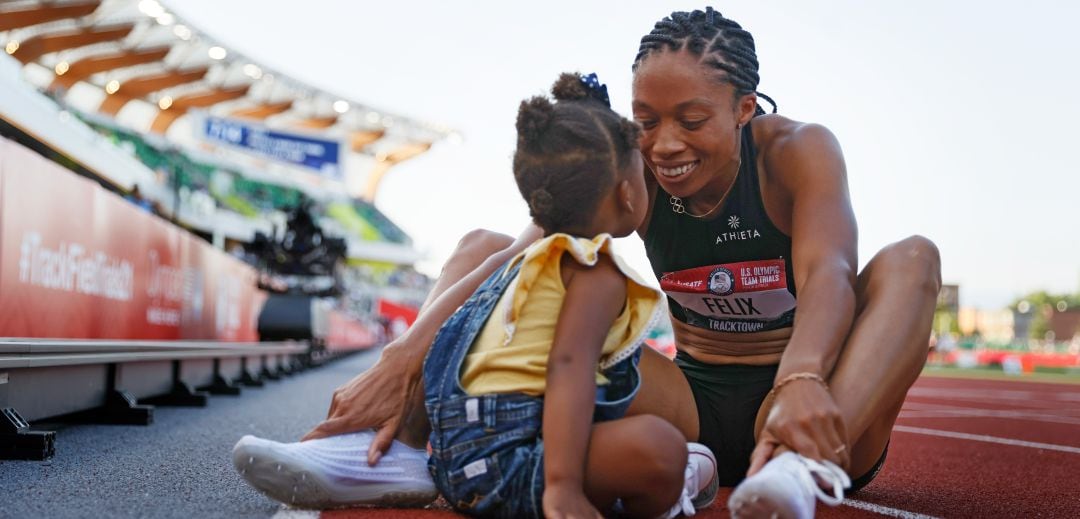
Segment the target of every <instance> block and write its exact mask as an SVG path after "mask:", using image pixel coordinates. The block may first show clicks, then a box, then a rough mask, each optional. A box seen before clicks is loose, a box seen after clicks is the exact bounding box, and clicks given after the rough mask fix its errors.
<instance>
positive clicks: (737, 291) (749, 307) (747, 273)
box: [660, 259, 795, 333]
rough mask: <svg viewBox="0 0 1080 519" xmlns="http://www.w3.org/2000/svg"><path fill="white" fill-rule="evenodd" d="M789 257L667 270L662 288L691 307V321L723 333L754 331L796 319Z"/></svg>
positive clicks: (686, 307)
mask: <svg viewBox="0 0 1080 519" xmlns="http://www.w3.org/2000/svg"><path fill="white" fill-rule="evenodd" d="M785 267H786V263H785V261H784V260H783V259H774V260H759V261H743V262H740V263H725V264H721V265H712V266H707V267H696V268H692V269H687V270H679V271H676V272H668V273H665V274H664V275H663V276H662V277H661V278H660V289H661V290H663V291H664V293H666V294H667V295H668V297H670V298H671V299H673V300H675V302H676V303H678V304H679V305H680V306H682V307H683V309H684V310H685V312H686V323H687V324H689V325H691V326H697V327H699V328H705V329H708V330H714V331H719V332H735V333H752V332H760V331H766V330H776V329H779V328H786V327H789V326H791V325H792V323H793V322H794V321H795V296H794V295H792V294H791V292H789V291H788V279H787V270H786V268H785Z"/></svg>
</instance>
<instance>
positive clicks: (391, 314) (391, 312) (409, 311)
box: [379, 299, 420, 326]
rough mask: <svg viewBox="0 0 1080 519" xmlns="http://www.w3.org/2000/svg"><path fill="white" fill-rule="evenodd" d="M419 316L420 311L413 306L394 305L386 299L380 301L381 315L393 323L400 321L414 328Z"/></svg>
mask: <svg viewBox="0 0 1080 519" xmlns="http://www.w3.org/2000/svg"><path fill="white" fill-rule="evenodd" d="M419 314H420V310H418V309H416V308H414V307H412V306H407V305H401V304H397V303H393V302H390V301H387V300H385V299H380V300H379V315H381V316H383V317H385V318H386V319H387V320H389V321H391V322H392V321H396V320H399V319H400V320H401V321H404V323H405V324H406V325H408V326H412V324H413V323H414V322H416V316H417V315H419Z"/></svg>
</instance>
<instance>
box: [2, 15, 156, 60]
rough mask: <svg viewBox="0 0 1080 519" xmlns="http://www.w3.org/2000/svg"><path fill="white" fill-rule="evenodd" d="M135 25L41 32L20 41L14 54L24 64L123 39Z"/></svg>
mask: <svg viewBox="0 0 1080 519" xmlns="http://www.w3.org/2000/svg"><path fill="white" fill-rule="evenodd" d="M134 27H135V26H134V25H132V24H126V25H114V26H111V27H92V28H90V29H84V30H78V31H66V32H59V33H52V34H41V35H38V36H34V37H33V38H30V39H28V40H26V41H23V42H19V48H18V49H16V50H15V53H14V54H12V56H14V57H15V59H18V60H19V61H21V62H22V63H23V64H24V65H25V64H27V63H30V62H32V61H36V60H37V59H38V58H40V57H42V56H44V55H46V54H51V53H53V52H59V51H62V50H67V49H76V48H79V47H85V46H87V45H93V44H95V43H103V42H107V41H116V40H122V39H124V38H126V37H127V35H128V34H131V30H132V29H133V28H134Z"/></svg>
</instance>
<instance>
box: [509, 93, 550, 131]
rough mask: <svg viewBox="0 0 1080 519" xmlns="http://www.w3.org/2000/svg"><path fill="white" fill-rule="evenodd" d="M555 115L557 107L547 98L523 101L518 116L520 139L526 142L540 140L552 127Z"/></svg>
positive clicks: (538, 97)
mask: <svg viewBox="0 0 1080 519" xmlns="http://www.w3.org/2000/svg"><path fill="white" fill-rule="evenodd" d="M554 114H555V106H554V105H552V104H551V101H548V100H547V98H545V97H540V96H537V97H533V98H531V99H527V100H525V101H522V102H521V106H520V107H519V108H518V116H517V132H518V139H519V140H521V141H524V142H532V141H535V140H537V139H539V138H540V137H541V136H542V135H544V132H546V131H547V129H548V127H549V126H551V119H552V117H553V116H554Z"/></svg>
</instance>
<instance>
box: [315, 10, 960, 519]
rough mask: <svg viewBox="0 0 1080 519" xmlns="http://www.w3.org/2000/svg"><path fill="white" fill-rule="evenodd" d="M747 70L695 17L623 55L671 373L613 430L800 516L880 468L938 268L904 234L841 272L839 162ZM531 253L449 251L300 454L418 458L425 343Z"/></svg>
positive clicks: (742, 36) (925, 330)
mask: <svg viewBox="0 0 1080 519" xmlns="http://www.w3.org/2000/svg"><path fill="white" fill-rule="evenodd" d="M757 67H758V64H757V58H756V55H755V50H754V43H753V39H752V37H751V36H750V34H749V33H748V32H746V31H744V30H742V29H741V27H739V25H738V24H736V23H735V22H733V21H731V20H728V19H725V18H723V17H722V16H721V15H720V13H718V12H716V11H714V10H712V9H711V8H708V9H706V10H705V11H704V12H702V11H694V12H692V13H685V12H676V13H672V15H671V16H670V17H667V18H665V19H664V20H661V21H660V22H658V23H657V24H656V26H655V28H654V30H653V31H652V32H651V33H650V34H648V35H646V36H645V37H643V38H642V40H641V47H640V51H639V53H638V55H637V58H636V59H635V63H634V81H633V89H634V91H633V111H634V118H635V119H636V120H637V121H638V122H639V123H640V124H641V125H642V128H643V132H644V133H643V137H642V140H641V153H642V156H643V159H644V162H645V163H646V165H647V168H646V169H647V170H648V171H647V172H646V177H647V179H648V180H649V196H650V207H651V210H650V214H649V216H648V217H647V218H646V220H645V224H644V225H643V226H642V228H640V229H639V230H638V234H639V236H641V238H642V239H643V240H644V241H645V245H646V250H647V252H648V255H649V259H650V262H651V263H652V266H653V270H654V272H655V274H656V275H657V277H658V278H659V279H660V281H661V288H662V289H663V290H664V291H665V292H666V293H667V295H668V302H669V308H670V311H671V317H672V325H673V327H674V331H675V341H676V347H677V350H678V355H677V357H676V361H675V363H672V362H670V361H668V360H667V359H665V358H663V357H662V356H660V355H659V354H656V353H655V352H649V353H650V355H646V356H645V357H644V358H643V359H642V364H641V365H642V370H643V377H642V378H643V380H644V382H643V387H642V389H641V391H640V393H639V396H638V397H637V399H636V400H635V401H634V403H633V405H632V406H631V409H630V411H629V413H628V414H653V415H658V416H661V417H663V418H666V419H667V420H668V421H670V422H671V423H672V424H674V425H676V427H678V428H679V429H680V430H681V431H682V432H683V433H684V434H685V435H686V437H687V439H688V440H690V441H699V442H701V443H704V444H706V445H708V446H709V447H710V448H712V450H713V451H714V452H716V454H717V457H718V465H719V468H720V471H721V478H722V483H724V484H727V485H734V484H737V483H738V482H739V481H740V480H741V479H742V478H743V477H744V476H746V475H749V476H755V475H757V476H760V477H757V478H755V477H751V478H750V479H748V480H747V482H746V484H744V485H743V487H745V488H746V489H747V490H746V491H745V492H744V491H742V490H737V491H736V492H735V493H734V494H733V496H732V502H731V506H732V507H733V512H735V513H737V514H740V515H751V516H759V515H762V516H769V515H772V513H773V512H780V513H781V515H783V516H789V515H805V514H806V512H807V510H809V512H810V513H812V511H813V503H814V494H813V489H806V488H803V487H802V486H800V485H801V484H800V483H799V482H798V481H797V478H795V477H794V476H791V475H792V474H794V473H795V472H797V471H805V470H810V471H815V470H818V469H820V468H821V466H822V465H821V464H819V463H817V462H819V461H821V462H831V463H834V464H836V465H839V466H841V467H844V468H845V469H846V471H847V473H849V474H851V475H852V476H853V480H854V481H853V484H852V487H853V490H857V489H858V488H859V487H860V486H862V485H865V484H866V483H868V482H869V481H870V479H872V478H873V477H874V475H875V474H876V471H877V470H878V469H879V468H880V467H881V464H882V463H883V461H884V458H885V451H886V447H887V444H888V440H889V435H890V431H891V429H892V426H893V423H894V421H895V420H896V417H897V415H898V414H899V411H900V406H901V404H902V402H903V399H904V396H905V394H906V392H907V389H908V388H909V387H910V386H911V384H912V383H913V382H914V381H915V379H916V378H917V377H918V375H919V372H920V369H921V367H922V365H923V363H924V361H925V358H926V353H927V336H928V334H929V329H930V323H931V318H932V314H933V310H934V304H935V297H936V294H937V292H938V289H939V285H940V274H939V270H940V266H939V258H938V254H937V250H936V248H935V246H934V245H933V244H932V243H931V242H930V241H928V240H927V239H925V238H922V237H917V236H916V237H911V238H907V239H905V240H902V241H900V242H897V243H894V244H892V245H889V246H887V247H886V248H884V249H883V250H882V251H880V252H879V253H878V254H877V255H875V256H874V258H873V259H871V260H870V262H869V263H868V264H867V265H866V267H865V268H864V269H863V270H862V272H858V273H857V272H856V269H857V258H856V242H857V236H856V224H855V218H854V215H853V213H852V209H851V203H850V200H849V196H848V189H847V181H846V172H845V167H844V161H843V157H842V154H841V151H840V146H839V144H838V143H837V141H836V139H835V138H834V137H833V135H832V134H831V133H830V132H829V131H828V130H827V129H825V128H824V127H822V126H819V125H814V124H805V123H800V122H796V121H792V120H790V119H787V118H785V117H783V116H779V115H764V114H763V112H762V111H761V110H760V108H758V105H757V101H758V97H759V96H758V94H756V93H755V90H756V87H757V83H758V72H757ZM766 99H767V98H766ZM539 236H540V232H539V230H538V229H532V228H531V229H527V230H526V231H525V232H524V233H523V234H522V235H521V236H520V237H519V238H518V239H517V240H512V239H510V238H509V237H505V236H502V235H497V234H494V233H489V232H484V231H475V232H473V233H470V234H469V235H467V236H466V237H465V238H464V239H462V241H461V243H460V244H459V246H458V249H457V250H456V251H455V253H454V255H453V256H452V257H451V259H450V260H449V261H448V262H447V264H446V266H445V267H444V270H443V273H442V276H441V277H440V279H439V281H438V283H436V286H435V288H434V290H433V291H432V294H431V296H430V298H429V300H428V302H427V303H426V304H425V305H424V308H423V309H422V312H421V317H420V319H419V320H418V321H417V322H416V324H415V325H414V326H413V327H412V328H411V329H410V330H409V331H408V332H407V333H406V334H405V335H404V336H402V337H401V338H399V339H398V340H397V341H395V342H394V343H393V344H391V345H390V346H388V347H387V348H386V349H385V350H384V352H383V355H382V358H381V359H380V360H379V362H378V363H377V364H376V365H375V366H374V367H373V368H372V369H370V370H369V371H367V372H365V373H363V374H361V375H359V376H358V377H356V378H355V379H354V380H352V381H350V382H349V383H348V384H346V385H344V386H342V387H341V388H339V389H338V390H337V391H336V392H335V393H334V397H333V400H332V403H331V407H330V412H329V416H328V418H327V420H326V421H325V422H323V423H322V424H320V425H319V426H318V427H316V428H315V429H314V430H313V431H311V432H310V433H309V434H308V435H307V436H306V437H305V439H313V438H322V437H327V436H331V435H335V434H340V433H344V432H348V431H355V430H359V429H363V428H370V427H374V428H376V429H377V433H376V434H375V435H374V436H373V438H372V439H371V442H370V447H369V449H368V461H369V463H371V464H372V465H374V464H375V463H376V462H377V461H378V459H379V457H380V456H381V453H382V452H384V451H386V450H387V449H388V448H389V447H390V445H391V443H392V441H393V440H394V439H395V438H397V439H399V440H401V441H402V442H404V443H406V444H411V445H413V446H421V445H423V443H424V442H425V441H426V436H427V424H426V421H425V418H424V415H423V406H422V398H421V397H422V394H423V392H422V390H421V389H420V388H419V387H418V386H419V381H420V373H421V365H422V363H423V359H424V355H425V352H426V351H427V348H428V346H429V345H430V344H431V341H432V339H433V338H434V335H435V333H436V332H437V330H438V328H439V326H440V325H441V324H442V322H443V320H444V319H445V318H446V317H447V316H449V315H450V314H451V313H452V312H453V310H454V309H455V308H456V307H457V306H458V305H460V304H461V303H462V302H463V301H464V300H465V299H466V298H467V297H468V295H469V294H471V293H472V291H473V290H474V289H475V288H476V287H477V286H479V284H480V283H481V281H483V279H485V278H486V277H487V276H488V275H489V274H490V273H491V272H492V271H494V269H496V268H497V267H498V266H499V265H501V264H502V263H503V262H505V261H506V260H508V259H509V258H510V257H512V256H513V255H514V254H516V253H517V252H518V251H520V250H521V249H522V248H524V246H526V245H527V244H528V243H530V242H531V241H533V240H534V239H536V238H537V237H539ZM710 287H711V289H712V290H710ZM796 296H797V298H796ZM796 300H797V302H798V305H797V306H798V311H797V312H796V311H795V309H796ZM774 386H775V389H774ZM767 396H768V398H766V397H767ZM755 422H757V427H756V428H755ZM755 429H756V431H755ZM787 452H794V453H798V454H799V455H801V456H795V455H786V456H785V455H783V454H785V453H787ZM807 460H809V461H807ZM767 464H768V467H770V468H769V470H766V471H762V468H763V467H766V465H767ZM759 472H761V474H758V473H759ZM788 476H790V477H788ZM785 477H787V479H785ZM837 486H842V482H841V481H837ZM743 487H740V489H742V488H743ZM836 490H839V489H836ZM792 494H799V495H798V496H792ZM792 507H795V508H792ZM800 507H801V508H800ZM807 507H808V508H807Z"/></svg>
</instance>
